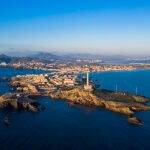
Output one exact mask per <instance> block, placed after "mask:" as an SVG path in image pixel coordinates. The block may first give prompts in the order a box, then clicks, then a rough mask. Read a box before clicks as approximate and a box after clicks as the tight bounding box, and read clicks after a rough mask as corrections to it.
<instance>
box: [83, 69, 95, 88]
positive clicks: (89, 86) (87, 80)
mask: <svg viewBox="0 0 150 150" xmlns="http://www.w3.org/2000/svg"><path fill="white" fill-rule="evenodd" d="M84 89H85V90H86V91H92V90H93V88H92V86H91V85H90V84H89V73H88V72H87V75H86V85H84Z"/></svg>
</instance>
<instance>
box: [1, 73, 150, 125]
mask: <svg viewBox="0 0 150 150" xmlns="http://www.w3.org/2000/svg"><path fill="white" fill-rule="evenodd" d="M87 81H88V83H87ZM9 85H10V86H11V87H12V88H13V89H14V90H15V91H17V92H16V93H13V94H5V95H2V96H1V97H0V107H2V108H4V107H10V106H11V107H13V108H14V109H20V108H23V109H24V110H30V111H32V112H38V111H39V109H38V107H37V105H35V103H36V102H35V101H34V100H33V99H31V98H35V97H39V96H47V97H50V98H52V99H62V100H67V101H68V102H70V103H71V106H73V105H78V104H79V105H85V106H89V107H97V108H98V109H100V108H103V109H106V110H109V111H113V112H115V113H120V114H123V115H127V116H128V122H129V123H133V124H138V125H141V124H143V122H142V123H141V121H140V120H139V119H137V118H135V117H134V118H133V116H134V114H135V113H136V112H138V111H146V110H150V106H147V105H146V103H147V102H149V101H150V99H149V98H146V97H143V96H138V95H134V94H130V93H124V92H114V91H108V90H100V89H97V88H95V87H96V86H95V84H94V83H92V82H89V80H88V79H83V78H78V76H77V75H75V74H66V73H63V74H62V73H60V72H57V73H50V74H40V75H24V76H16V77H13V78H11V79H10V81H9Z"/></svg>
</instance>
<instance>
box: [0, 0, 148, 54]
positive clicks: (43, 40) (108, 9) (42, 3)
mask: <svg viewBox="0 0 150 150" xmlns="http://www.w3.org/2000/svg"><path fill="white" fill-rule="evenodd" d="M0 50H1V51H11V50H20V51H25V50H32V51H33V50H38V51H39V50H43V51H60V52H82V53H83V52H91V53H99V54H125V55H129V54H130V55H133V54H136V55H141V54H142V55H150V1H149V0H1V2H0Z"/></svg>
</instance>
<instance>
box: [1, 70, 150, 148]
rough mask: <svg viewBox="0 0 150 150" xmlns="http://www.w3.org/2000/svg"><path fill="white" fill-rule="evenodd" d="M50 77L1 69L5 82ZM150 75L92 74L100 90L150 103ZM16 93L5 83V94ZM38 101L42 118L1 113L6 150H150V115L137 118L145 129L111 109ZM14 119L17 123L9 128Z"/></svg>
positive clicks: (138, 72) (140, 72)
mask: <svg viewBox="0 0 150 150" xmlns="http://www.w3.org/2000/svg"><path fill="white" fill-rule="evenodd" d="M40 73H49V71H41V70H18V69H13V68H6V67H0V78H1V77H4V76H5V77H7V78H11V77H13V76H16V75H25V74H40ZM149 77H150V70H136V71H117V72H101V73H91V74H90V79H91V80H92V81H94V82H96V83H97V84H99V85H100V87H99V88H100V89H108V90H115V88H116V85H117V87H118V91H124V92H130V93H133V94H134V93H135V89H136V87H138V90H137V92H138V94H139V95H143V96H146V97H149V98H150V78H149ZM6 92H10V88H9V86H8V85H7V83H6V82H0V95H2V94H4V93H6ZM38 101H39V102H40V103H41V105H42V106H45V107H46V109H45V110H43V111H41V112H39V113H31V112H29V111H19V112H17V111H14V110H13V111H7V110H0V150H149V149H150V111H143V112H139V113H137V114H136V116H137V117H138V118H139V119H141V120H143V121H144V122H145V124H144V125H143V126H137V125H132V124H129V123H128V122H127V116H124V115H121V114H117V113H114V112H111V111H107V110H105V109H96V108H89V107H84V106H80V105H77V106H68V105H67V104H66V101H65V100H53V99H50V98H49V97H47V98H39V99H38ZM5 116H8V117H9V119H10V122H11V124H10V125H9V126H6V125H5V124H4V123H3V119H4V118H5Z"/></svg>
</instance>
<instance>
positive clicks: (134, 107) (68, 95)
mask: <svg viewBox="0 0 150 150" xmlns="http://www.w3.org/2000/svg"><path fill="white" fill-rule="evenodd" d="M98 92H100V93H101V95H102V94H103V96H102V97H100V96H98V94H95V93H98ZM105 92H106V91H101V90H99V91H95V92H92V93H90V92H87V91H84V90H81V89H72V90H59V91H57V92H53V93H51V94H50V97H51V98H52V99H65V100H69V101H72V102H74V103H75V104H81V105H86V106H96V107H103V108H105V109H107V110H110V111H113V112H117V113H121V114H124V115H133V114H134V113H135V112H137V111H143V110H150V107H149V106H147V105H146V104H145V103H146V102H148V101H149V99H148V98H145V97H141V96H136V95H131V94H126V95H124V93H121V92H119V93H116V92H109V91H107V94H108V93H110V94H111V96H112V97H111V98H109V99H107V96H108V95H105V94H106V93H105ZM122 94H123V95H122ZM120 96H121V97H120ZM117 97H118V98H117ZM119 97H120V99H119Z"/></svg>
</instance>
